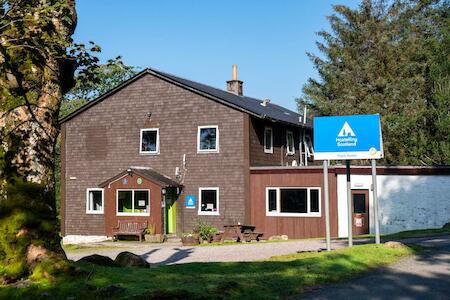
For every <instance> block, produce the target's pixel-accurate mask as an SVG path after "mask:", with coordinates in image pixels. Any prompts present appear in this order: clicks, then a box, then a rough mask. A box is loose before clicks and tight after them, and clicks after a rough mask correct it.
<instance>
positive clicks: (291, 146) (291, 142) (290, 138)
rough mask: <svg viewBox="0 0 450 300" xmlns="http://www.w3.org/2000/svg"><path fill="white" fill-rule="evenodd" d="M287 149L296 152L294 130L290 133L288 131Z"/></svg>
mask: <svg viewBox="0 0 450 300" xmlns="http://www.w3.org/2000/svg"><path fill="white" fill-rule="evenodd" d="M287 151H288V152H289V153H293V152H295V148H294V135H293V134H292V132H288V133H287Z"/></svg>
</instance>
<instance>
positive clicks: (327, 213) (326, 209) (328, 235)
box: [323, 160, 331, 251]
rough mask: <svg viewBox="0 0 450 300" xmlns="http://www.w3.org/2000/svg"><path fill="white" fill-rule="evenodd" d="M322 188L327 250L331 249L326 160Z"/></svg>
mask: <svg viewBox="0 0 450 300" xmlns="http://www.w3.org/2000/svg"><path fill="white" fill-rule="evenodd" d="M323 189H324V195H325V235H326V241H327V251H331V237H330V200H329V197H328V195H329V192H328V161H326V160H324V161H323Z"/></svg>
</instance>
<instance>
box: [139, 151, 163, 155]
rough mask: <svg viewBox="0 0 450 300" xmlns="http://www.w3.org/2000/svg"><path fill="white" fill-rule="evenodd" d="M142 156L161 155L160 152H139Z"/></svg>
mask: <svg viewBox="0 0 450 300" xmlns="http://www.w3.org/2000/svg"><path fill="white" fill-rule="evenodd" d="M139 154H140V155H159V152H139Z"/></svg>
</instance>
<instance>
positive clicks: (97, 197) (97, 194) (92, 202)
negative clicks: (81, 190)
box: [89, 191, 103, 210]
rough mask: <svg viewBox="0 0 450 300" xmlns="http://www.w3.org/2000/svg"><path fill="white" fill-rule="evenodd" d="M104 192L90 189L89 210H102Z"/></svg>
mask: <svg viewBox="0 0 450 300" xmlns="http://www.w3.org/2000/svg"><path fill="white" fill-rule="evenodd" d="M102 204H103V203H102V192H101V191H89V210H102Z"/></svg>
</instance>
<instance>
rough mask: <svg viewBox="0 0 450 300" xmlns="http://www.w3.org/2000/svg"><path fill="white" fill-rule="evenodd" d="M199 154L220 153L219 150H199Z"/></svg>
mask: <svg viewBox="0 0 450 300" xmlns="http://www.w3.org/2000/svg"><path fill="white" fill-rule="evenodd" d="M197 153H199V154H204V153H219V150H197Z"/></svg>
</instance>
